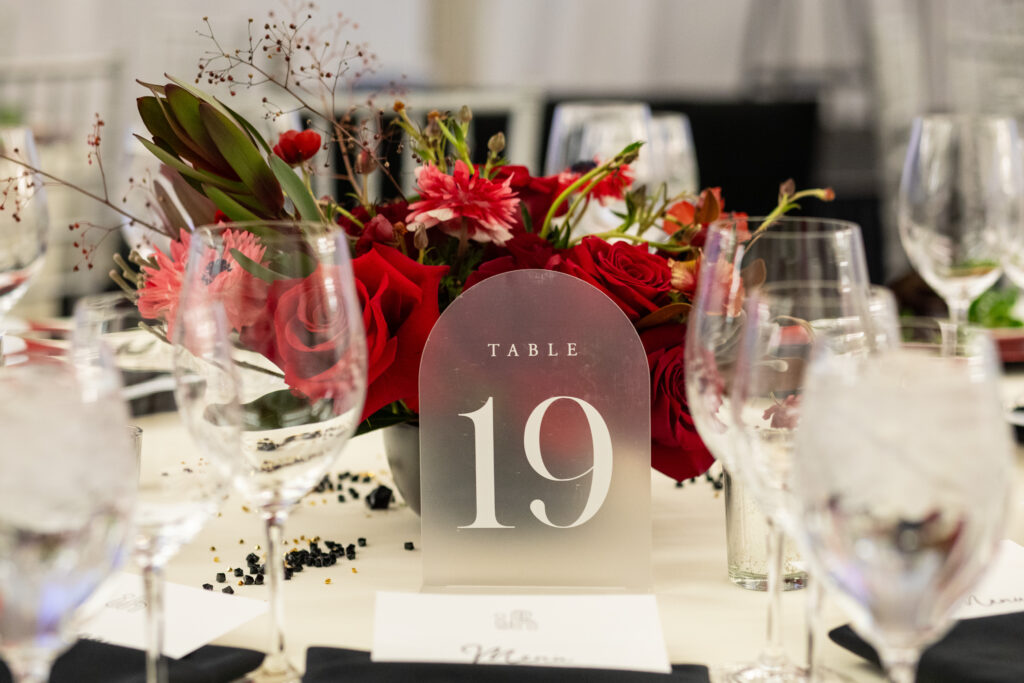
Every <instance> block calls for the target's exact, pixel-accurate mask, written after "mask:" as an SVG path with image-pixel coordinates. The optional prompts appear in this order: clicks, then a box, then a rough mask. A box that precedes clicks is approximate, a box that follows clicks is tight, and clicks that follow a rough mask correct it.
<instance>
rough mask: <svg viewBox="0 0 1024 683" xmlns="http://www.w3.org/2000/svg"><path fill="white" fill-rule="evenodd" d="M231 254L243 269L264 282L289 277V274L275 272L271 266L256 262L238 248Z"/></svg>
mask: <svg viewBox="0 0 1024 683" xmlns="http://www.w3.org/2000/svg"><path fill="white" fill-rule="evenodd" d="M231 256H233V257H234V259H235V261H237V262H238V265H240V266H242V269H243V270H245V272H247V273H249V274H250V275H252V276H254V277H258V278H259V279H261V280H263V281H264V282H273V281H274V280H287V279H289V278H288V276H287V275H282V274H281V273H277V272H274V271H273V270H271V269H270V268H267V267H266V266H264V265H261V264H259V263H256V262H255V261H253V260H252V259H251V258H249V257H248V256H246V255H245V254H243V253H242V252H240V251H239V250H238V249H232V250H231Z"/></svg>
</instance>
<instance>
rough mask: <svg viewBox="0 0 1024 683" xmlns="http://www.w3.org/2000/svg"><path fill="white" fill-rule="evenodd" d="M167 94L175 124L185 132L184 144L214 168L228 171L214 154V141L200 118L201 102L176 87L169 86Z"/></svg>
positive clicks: (166, 90)
mask: <svg viewBox="0 0 1024 683" xmlns="http://www.w3.org/2000/svg"><path fill="white" fill-rule="evenodd" d="M164 90H165V92H166V93H167V105H168V106H169V107H170V108H171V113H172V114H173V115H174V122H177V124H178V125H179V126H180V127H181V128H182V129H183V130H184V131H185V135H186V137H185V138H183V142H185V143H186V144H188V143H191V144H189V147H192V148H193V149H194V150H195V152H196V153H197V154H200V155H201V156H202V157H203V158H204V159H206V160H207V161H208V162H209V163H210V164H211V165H212V166H215V167H219V168H218V170H227V169H224V168H222V167H223V166H224V163H223V160H222V159H218V158H217V156H216V155H214V154H212V152H214V151H215V150H216V146H215V145H214V143H213V139H212V138H211V137H210V134H209V133H207V132H206V128H205V126H204V125H203V121H202V119H200V118H199V100H198V99H196V98H195V97H193V96H192V94H191V93H189V92H188V91H186V90H184V89H182V88H179V87H178V86H176V85H173V84H168V85H167V87H166V88H165V89H164Z"/></svg>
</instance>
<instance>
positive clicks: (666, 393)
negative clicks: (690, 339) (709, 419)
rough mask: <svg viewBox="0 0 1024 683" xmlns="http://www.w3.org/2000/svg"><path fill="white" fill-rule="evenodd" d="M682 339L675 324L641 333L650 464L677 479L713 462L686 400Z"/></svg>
mask: <svg viewBox="0 0 1024 683" xmlns="http://www.w3.org/2000/svg"><path fill="white" fill-rule="evenodd" d="M685 340H686V328H685V327H684V326H682V325H677V324H668V325H659V326H658V327H652V328H650V329H647V330H644V331H643V332H641V333H640V341H641V342H643V345H644V351H646V352H647V363H648V364H649V365H650V368H651V466H652V467H653V468H654V469H656V470H658V471H659V472H661V473H663V474H665V475H667V476H669V477H671V478H673V479H675V480H676V481H682V480H683V479H690V478H691V477H696V476H699V475H701V474H703V473H704V472H706V471H707V469H708V468H709V467H711V464H712V463H713V462H714V457H713V456H712V455H711V452H710V451H709V450H708V449H707V447H706V446H705V445H704V442H703V441H701V438H700V435H699V434H698V433H697V428H696V427H695V426H694V424H693V416H691V415H690V408H689V405H688V404H687V402H686V382H685V380H684V377H683V372H684V369H685V365H684V362H683V360H684V351H685V346H686V341H685Z"/></svg>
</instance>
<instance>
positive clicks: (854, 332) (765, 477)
mask: <svg viewBox="0 0 1024 683" xmlns="http://www.w3.org/2000/svg"><path fill="white" fill-rule="evenodd" d="M744 311H745V322H744V325H743V329H742V331H741V335H742V336H741V339H740V342H739V345H740V349H739V352H738V356H737V361H736V372H735V374H734V376H733V386H732V401H731V407H732V413H733V414H732V419H733V421H734V423H735V425H736V429H735V430H734V432H735V436H736V439H735V443H736V446H735V449H734V450H735V455H736V460H737V469H736V472H737V474H738V476H739V477H740V478H741V479H742V481H743V483H744V485H745V486H746V487H747V489H748V490H749V491H751V492H752V494H753V495H754V498H755V499H756V500H757V502H758V505H759V507H760V508H761V510H763V511H764V512H765V514H766V516H767V519H768V527H769V532H770V535H771V538H770V541H769V544H768V548H769V552H770V556H769V562H768V566H769V572H770V573H771V572H778V573H781V570H782V559H783V558H782V552H781V551H782V542H783V539H784V531H785V532H790V533H791V532H792V524H791V522H790V521H789V520H790V515H789V513H790V511H791V510H792V507H793V506H792V504H791V502H790V500H789V498H790V495H791V491H790V488H791V483H790V482H791V476H792V469H793V466H794V465H793V440H794V438H795V435H796V433H797V431H798V430H797V426H798V422H799V413H800V402H801V394H802V389H803V381H804V368H805V367H806V364H807V361H808V359H809V357H810V353H811V348H812V342H813V341H814V339H815V338H816V337H817V336H820V335H823V334H824V335H830V336H832V337H834V338H835V339H836V342H835V346H834V348H835V349H836V350H837V351H836V352H839V351H838V350H839V349H840V343H841V345H842V351H843V352H845V353H862V354H863V353H867V352H868V350H869V349H870V348H871V347H872V346H873V345H874V344H875V343H876V341H877V340H881V341H882V342H883V343H884V342H885V341H886V340H889V339H891V338H892V337H893V334H894V330H895V327H896V304H895V298H894V297H893V296H892V293H891V292H889V291H888V290H885V289H882V288H872V289H871V291H870V293H869V294H868V295H867V297H866V296H865V290H863V289H862V288H850V287H848V286H845V285H842V284H840V283H839V282H835V281H826V282H822V281H818V282H808V281H800V282H777V283H772V284H766V285H764V286H763V287H761V288H760V289H758V290H756V291H754V292H751V293H750V295H749V296H748V298H747V302H746V304H745V306H744ZM811 581H812V583H813V582H814V579H813V577H811ZM779 597H780V594H779V593H776V594H774V596H773V598H774V599H775V600H778V599H779ZM819 599H820V594H816V595H815V599H812V600H811V603H816V602H818V601H819ZM814 607H815V605H813V604H812V606H811V610H813V608H814ZM774 609H775V610H779V609H780V606H779V605H778V604H776V605H775V607H774ZM808 617H809V618H808V627H809V630H808V634H809V638H808V640H809V643H808V649H809V652H808V660H809V670H808V671H804V670H802V669H800V668H798V667H796V666H795V665H793V664H791V663H789V662H788V661H787V660H786V658H785V655H784V653H783V652H782V651H781V650H777V651H775V650H773V649H772V648H771V647H770V646H769V648H767V649H766V650H765V651H764V652H763V653H762V656H761V658H760V660H759V661H758V662H757V664H756V665H754V666H749V665H748V666H746V667H741V668H740V669H739V670H734V671H732V672H730V674H729V675H730V676H731V678H730V679H729V680H737V681H752V680H770V681H778V682H779V683H782V682H784V681H804V680H816V681H821V680H825V679H826V678H828V679H832V680H835V679H836V678H837V676H836V675H835V674H834V673H833V672H831V671H828V670H827V669H824V668H823V667H822V666H821V664H820V662H817V661H816V660H815V657H814V651H815V647H814V635H815V631H816V622H817V617H818V614H816V613H815V612H813V611H809V614H808ZM772 642H778V641H777V639H773V638H769V643H770V644H771V643H772Z"/></svg>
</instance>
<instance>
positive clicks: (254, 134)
mask: <svg viewBox="0 0 1024 683" xmlns="http://www.w3.org/2000/svg"><path fill="white" fill-rule="evenodd" d="M221 106H223V107H224V108H225V109H227V110H228V113H230V114H231V116H232V117H233V118H234V119H235V121H237V122H238V124H239V125H240V126H242V128H244V129H245V130H246V132H247V133H249V136H250V137H251V138H252V139H253V140H254V141H255V142H256V144H258V145H259V146H260V147H262V148H263V151H264V153H266V154H271V153H272V152H273V150H272V149H271V147H270V145H269V144H268V143H267V141H266V140H264V139H263V136H262V135H260V132H259V131H258V130H256V127H255V126H253V125H252V124H251V123H249V121H247V120H246V119H245V117H243V116H242V115H241V114H239V113H238V112H236V111H235V110H234V109H232V108H231V107H228V106H227V105H225V104H222V103H221Z"/></svg>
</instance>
